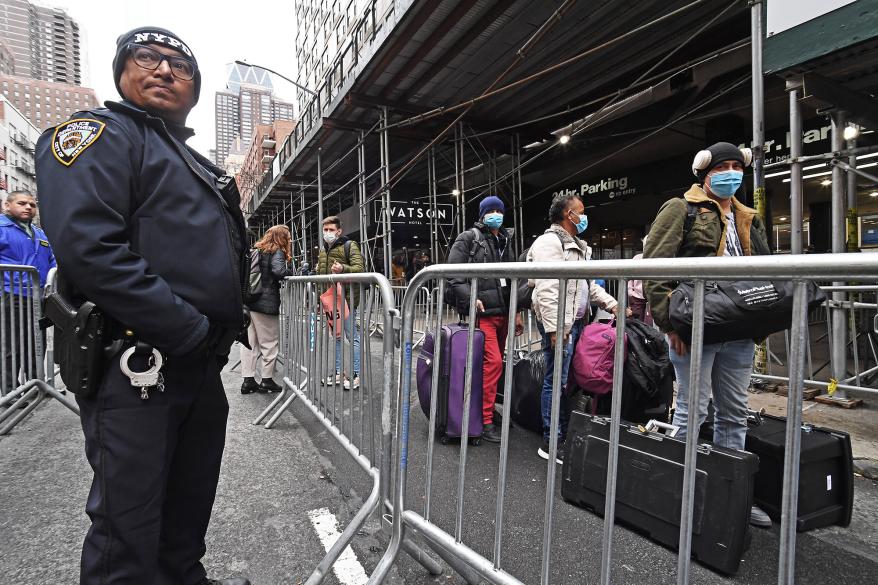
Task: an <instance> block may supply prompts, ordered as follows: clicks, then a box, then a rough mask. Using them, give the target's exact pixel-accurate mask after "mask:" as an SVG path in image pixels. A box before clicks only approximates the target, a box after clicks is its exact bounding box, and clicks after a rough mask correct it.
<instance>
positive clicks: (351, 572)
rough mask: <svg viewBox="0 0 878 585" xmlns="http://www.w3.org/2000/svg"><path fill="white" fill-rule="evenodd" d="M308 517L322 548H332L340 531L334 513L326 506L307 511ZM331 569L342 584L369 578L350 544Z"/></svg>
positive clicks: (358, 583) (350, 584)
mask: <svg viewBox="0 0 878 585" xmlns="http://www.w3.org/2000/svg"><path fill="white" fill-rule="evenodd" d="M308 518H309V519H310V520H311V524H312V525H313V526H314V531H315V532H317V536H318V537H319V538H320V543H321V544H322V545H323V548H324V549H326V551H327V552H329V549H330V548H332V545H333V544H335V541H336V540H338V537H339V536H341V533H340V532H339V531H338V520H337V519H336V517H335V514H333V513H332V512H330V511H329V510H328V509H326V508H318V509H316V510H311V511H310V512H308ZM332 570H333V571H334V572H335V576H336V577H337V578H338V580H339V581H340V582H341V583H342V585H362V584H363V583H365V582H366V581H368V580H369V577H368V576H367V575H366V571H365V570H364V569H363V565H361V564H360V561H359V560H357V555H355V554H354V551H353V550H351V547H350V546H347V547H345V549H344V550H343V551H342V553H341V556H339V557H338V560H337V561H336V562H335V564H334V565H333V566H332Z"/></svg>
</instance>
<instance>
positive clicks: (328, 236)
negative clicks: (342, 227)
mask: <svg viewBox="0 0 878 585" xmlns="http://www.w3.org/2000/svg"><path fill="white" fill-rule="evenodd" d="M336 238H338V234H336V233H335V232H323V241H324V242H326V243H327V244H331V243H333V242H334V241H335V240H336Z"/></svg>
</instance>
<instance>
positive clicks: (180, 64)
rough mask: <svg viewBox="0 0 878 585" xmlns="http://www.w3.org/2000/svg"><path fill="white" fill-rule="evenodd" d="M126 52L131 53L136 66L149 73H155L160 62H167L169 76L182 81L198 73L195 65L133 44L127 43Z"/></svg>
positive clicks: (188, 79) (181, 58)
mask: <svg viewBox="0 0 878 585" xmlns="http://www.w3.org/2000/svg"><path fill="white" fill-rule="evenodd" d="M128 50H129V51H131V57H132V58H133V59H134V62H135V63H136V64H137V65H138V66H140V67H143V68H144V69H149V70H150V71H155V70H156V69H158V68H159V67H160V66H161V64H162V61H167V62H168V65H169V66H170V68H171V74H173V76H174V77H176V78H177V79H182V80H183V81H190V80H191V79H192V78H193V77H195V72H196V71H198V67H197V66H196V65H195V63H193V62H192V61H190V60H189V59H184V58H183V57H172V56H170V55H165V54H163V53H159V52H158V51H156V50H155V49H150V48H149V47H144V46H143V45H136V44H134V43H129V45H128Z"/></svg>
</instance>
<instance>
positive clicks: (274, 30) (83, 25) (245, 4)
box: [38, 0, 296, 156]
mask: <svg viewBox="0 0 878 585" xmlns="http://www.w3.org/2000/svg"><path fill="white" fill-rule="evenodd" d="M38 1H39V2H40V4H43V5H46V6H54V7H58V8H63V9H64V10H66V11H67V13H68V14H70V16H72V17H73V18H74V19H76V21H77V22H79V26H80V29H81V31H82V32H83V33H84V36H85V40H86V44H87V50H86V51H85V52H84V54H83V59H84V60H85V61H86V62H85V63H83V66H84V67H85V70H86V73H87V76H88V79H84V80H83V85H87V86H89V87H93V88H94V89H95V91H97V94H98V100H100V101H101V102H103V101H104V100H116V99H119V96H118V93H117V92H116V88H115V86H114V85H113V71H112V66H111V64H112V61H113V55H114V54H115V51H116V37H118V36H119V35H120V34H121V33H123V32H125V31H128V30H130V29H132V28H135V27H138V26H143V25H153V26H160V27H162V28H166V29H169V30H171V31H172V32H174V33H175V34H177V35H178V36H179V37H180V39H181V40H182V41H183V42H184V43H186V44H187V45H189V48H191V49H192V52H193V53H194V54H195V58H196V59H198V66H199V68H200V69H201V97H200V99H199V102H198V104H197V105H196V106H195V109H194V110H192V113H191V114H190V115H189V120H188V125H189V126H191V127H193V128H194V129H195V136H194V137H193V138H192V139H190V140H189V144H190V145H191V146H193V147H195V148H197V149H198V150H199V151H200V152H201V153H203V154H204V155H205V156H207V153H208V152H207V151H208V150H209V149H211V148H214V146H215V144H214V140H215V138H214V105H213V102H214V100H213V96H214V92H216V91H217V90H220V89H223V88H224V86H225V76H226V64H227V63H231V62H233V61H234V60H235V59H242V60H245V61H248V62H250V63H254V64H259V65H264V66H266V67H269V68H271V69H274V70H276V71H278V72H280V73H283V74H284V75H286V76H287V77H291V78H293V79H295V73H296V71H295V62H294V61H295V53H294V50H293V42H294V39H295V28H294V26H295V24H294V18H293V3H292V2H288V1H285V0H276V1H274V2H264V1H262V2H260V1H254V0H237V1H233V0H212V1H211V2H187V1H186V0H175V1H174V0H136V1H135V0H112V1H111V0H38ZM273 82H274V87H275V93H276V94H278V95H279V96H280V97H282V98H285V99H287V100H289V101H292V100H293V98H294V96H295V93H294V91H293V88H292V86H290V85H289V84H287V83H286V82H285V81H283V80H282V79H279V78H276V77H275V78H274V79H273Z"/></svg>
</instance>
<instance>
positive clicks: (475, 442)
mask: <svg viewBox="0 0 878 585" xmlns="http://www.w3.org/2000/svg"><path fill="white" fill-rule="evenodd" d="M469 444H470V445H473V446H475V447H478V446H479V445H481V444H482V438H481V437H470V439H469Z"/></svg>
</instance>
